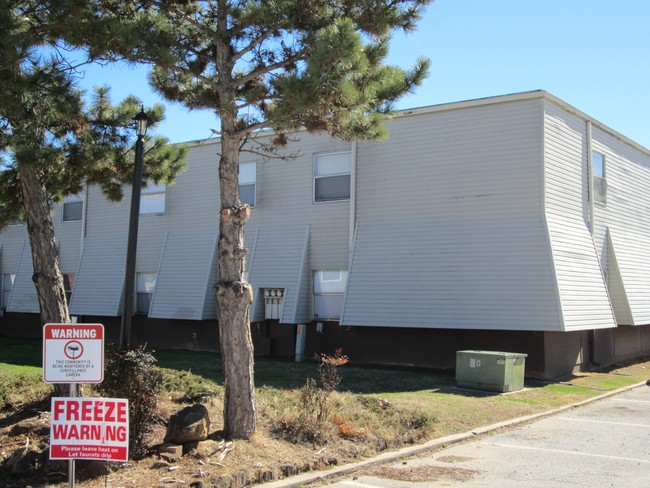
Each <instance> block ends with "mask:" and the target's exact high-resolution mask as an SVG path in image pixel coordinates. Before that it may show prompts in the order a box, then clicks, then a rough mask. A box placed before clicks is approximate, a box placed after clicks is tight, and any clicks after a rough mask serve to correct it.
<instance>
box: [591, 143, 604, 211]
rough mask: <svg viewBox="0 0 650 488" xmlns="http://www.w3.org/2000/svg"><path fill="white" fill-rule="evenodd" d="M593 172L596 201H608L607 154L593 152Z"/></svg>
mask: <svg viewBox="0 0 650 488" xmlns="http://www.w3.org/2000/svg"><path fill="white" fill-rule="evenodd" d="M591 174H592V176H593V181H592V189H593V192H594V202H600V203H606V202H607V180H605V155H604V154H603V153H599V152H597V151H593V152H592V153H591Z"/></svg>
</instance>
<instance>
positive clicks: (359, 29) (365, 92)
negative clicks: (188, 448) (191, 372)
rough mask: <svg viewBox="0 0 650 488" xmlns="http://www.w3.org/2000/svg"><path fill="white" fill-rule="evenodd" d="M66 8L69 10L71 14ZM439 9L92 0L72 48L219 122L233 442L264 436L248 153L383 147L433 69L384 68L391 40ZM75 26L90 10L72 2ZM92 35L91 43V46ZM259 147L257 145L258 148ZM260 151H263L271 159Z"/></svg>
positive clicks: (223, 337) (409, 4) (277, 0)
mask: <svg viewBox="0 0 650 488" xmlns="http://www.w3.org/2000/svg"><path fill="white" fill-rule="evenodd" d="M64 3H65V2H64ZM428 3H430V0H389V1H380V0H361V1H349V0H339V1H324V0H310V1H308V2H307V1H303V0H273V1H254V0H231V1H227V0H209V1H201V2H188V1H163V0H149V1H147V2H127V3H125V2H118V1H114V0H95V1H93V2H86V4H92V6H91V7H90V8H88V9H87V10H85V12H86V14H87V15H86V17H85V18H84V22H85V23H86V25H88V26H90V27H91V31H88V32H84V30H83V29H78V30H75V32H72V33H71V35H72V36H74V37H75V39H71V42H74V43H75V44H78V45H84V44H90V46H91V47H90V51H91V52H92V53H94V54H95V55H97V56H99V57H101V56H107V57H108V59H111V58H115V57H120V56H123V57H126V58H127V59H130V60H131V61H135V62H147V63H151V64H152V66H153V68H152V71H151V74H150V82H151V84H152V86H153V87H154V88H155V89H156V90H157V91H158V92H159V93H161V94H162V95H163V96H164V97H165V98H167V99H168V100H172V101H176V102H180V103H182V104H184V105H185V106H186V107H188V108H190V109H210V110H213V111H214V112H215V113H216V115H217V116H218V118H219V120H220V125H221V127H220V130H219V135H220V142H221V146H220V154H219V180H220V195H221V211H220V236H219V282H218V283H217V285H216V286H215V289H216V294H217V301H218V306H219V332H220V343H221V351H222V358H223V370H224V374H225V404H224V430H225V432H226V434H227V435H228V436H230V437H234V438H250V436H251V435H252V434H253V432H254V431H255V392H254V385H253V346H252V341H251V337H250V330H249V307H250V304H251V302H252V299H253V293H252V288H251V286H250V285H249V283H247V282H246V280H245V279H244V275H243V271H244V260H245V257H246V249H245V246H244V224H245V222H246V220H247V219H248V217H249V215H250V208H249V207H248V206H247V205H244V204H242V203H241V201H240V199H239V189H238V183H237V182H238V166H239V153H240V148H241V147H242V145H243V144H244V143H249V144H250V143H251V140H254V139H255V137H254V136H255V134H256V133H257V132H256V131H259V130H260V129H270V130H273V131H275V132H276V136H275V137H274V138H273V144H275V145H276V146H281V145H282V144H283V143H285V142H286V140H287V133H288V132H291V131H294V130H296V129H298V128H306V129H307V130H309V131H325V132H328V133H330V134H332V135H333V136H336V137H341V138H344V139H348V140H349V139H355V138H361V139H381V138H384V137H385V136H386V134H385V130H384V127H383V120H384V118H385V115H386V114H388V113H389V112H390V110H391V107H392V105H393V103H394V102H395V101H396V100H398V99H399V98H400V97H402V96H403V95H404V94H406V93H408V92H410V91H411V90H412V89H413V88H414V87H416V86H417V85H418V84H420V83H421V81H422V80H423V79H424V77H425V76H426V72H427V67H428V63H427V61H426V60H423V59H420V60H418V61H417V62H416V64H415V66H414V67H413V68H412V69H411V70H409V71H404V70H401V69H399V68H395V67H391V66H386V65H384V64H383V62H384V59H385V58H386V55H387V53H388V47H389V34H390V33H391V31H393V30H395V29H402V30H404V31H410V30H412V29H414V28H415V24H416V22H417V20H418V19H419V16H420V14H421V13H422V11H423V9H424V8H425V6H426V5H427V4H428ZM68 4H70V5H73V6H74V7H73V8H75V9H76V10H75V11H76V12H77V15H79V13H80V12H81V11H83V10H84V7H83V4H84V2H79V1H78V0H70V1H69V2H68ZM90 33H92V35H89V34H90ZM253 142H254V141H253ZM274 149H275V148H274V147H272V145H269V144H263V145H261V146H259V147H258V150H260V151H263V152H267V153H269V152H270V154H273V153H274Z"/></svg>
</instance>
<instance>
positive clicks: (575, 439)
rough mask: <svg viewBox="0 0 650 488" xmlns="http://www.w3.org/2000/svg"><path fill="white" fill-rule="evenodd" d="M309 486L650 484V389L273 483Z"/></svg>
mask: <svg viewBox="0 0 650 488" xmlns="http://www.w3.org/2000/svg"><path fill="white" fill-rule="evenodd" d="M504 427H505V428H504ZM447 446H449V447H447ZM310 483H312V484H319V485H321V486H323V485H328V488H329V487H331V488H425V487H443V486H445V487H458V488H476V487H483V488H485V487H488V488H514V487H517V488H522V487H523V488H559V487H569V486H577V487H582V486H584V487H590V488H600V487H623V488H650V387H648V386H646V385H645V384H643V385H636V386H635V387H632V388H626V389H623V390H621V391H619V392H617V394H613V395H610V394H608V395H603V397H600V398H598V399H597V400H596V401H588V402H583V404H581V405H578V406H570V407H568V408H567V407H565V408H562V409H558V410H556V411H554V412H549V413H547V414H542V415H539V416H533V417H528V418H522V419H515V420H514V421H511V422H504V423H502V424H497V425H493V426H488V427H486V428H484V429H478V430H475V431H473V432H468V433H465V434H461V435H457V436H451V437H448V438H445V439H439V440H437V441H432V442H430V443H427V444H425V445H422V446H417V447H413V448H407V449H404V450H402V451H399V452H393V453H385V454H383V455H381V456H378V457H377V458H375V459H372V460H367V461H363V462H361V463H357V464H356V465H348V466H342V467H338V468H335V469H333V470H331V471H330V472H321V473H318V474H316V473H310V474H305V475H302V476H297V477H294V478H290V479H287V480H281V481H278V482H275V483H270V484H269V485H277V486H273V488H278V487H280V486H282V487H285V488H286V487H292V486H293V487H297V486H304V485H307V484H310ZM269 485H265V487H267V486H269Z"/></svg>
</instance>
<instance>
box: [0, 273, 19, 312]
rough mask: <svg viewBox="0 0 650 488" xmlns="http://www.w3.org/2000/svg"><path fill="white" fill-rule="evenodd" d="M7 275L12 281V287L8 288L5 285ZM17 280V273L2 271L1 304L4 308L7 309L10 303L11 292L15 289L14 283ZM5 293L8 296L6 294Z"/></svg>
mask: <svg viewBox="0 0 650 488" xmlns="http://www.w3.org/2000/svg"><path fill="white" fill-rule="evenodd" d="M7 277H9V281H10V282H11V287H9V288H7V287H6V286H5V284H6V281H7ZM15 282H16V273H2V289H1V290H0V293H1V295H2V296H1V298H2V300H0V305H1V308H2V309H3V310H6V309H7V306H8V305H9V297H10V296H11V292H12V291H13V289H14V283H15ZM5 294H6V295H7V296H5Z"/></svg>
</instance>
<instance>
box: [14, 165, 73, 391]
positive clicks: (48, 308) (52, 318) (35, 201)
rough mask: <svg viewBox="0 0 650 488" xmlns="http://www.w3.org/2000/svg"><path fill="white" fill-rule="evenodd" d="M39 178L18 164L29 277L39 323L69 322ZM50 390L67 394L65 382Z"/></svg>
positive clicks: (33, 170) (32, 167)
mask: <svg viewBox="0 0 650 488" xmlns="http://www.w3.org/2000/svg"><path fill="white" fill-rule="evenodd" d="M42 178H43V176H42V174H41V173H40V172H39V170H38V169H37V168H36V166H35V165H29V164H27V165H25V164H23V165H21V166H20V169H19V183H18V184H19V191H20V198H21V201H22V205H23V208H24V210H25V223H26V224H27V233H28V235H29V244H30V248H31V252H32V262H33V265H34V274H33V275H32V281H33V282H34V286H35V287H36V294H37V295H38V304H39V307H40V314H41V323H42V324H49V323H52V324H69V323H70V314H69V312H68V306H67V303H66V298H65V286H64V284H63V275H62V274H61V267H60V265H59V255H58V253H57V250H56V239H55V236H54V225H53V224H52V215H51V213H50V212H51V210H50V207H49V204H48V203H49V198H48V195H47V192H46V190H45V185H44V183H43V181H42ZM54 390H55V393H56V395H58V396H67V394H68V393H67V392H68V391H69V390H68V385H59V384H57V385H55V387H54Z"/></svg>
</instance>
